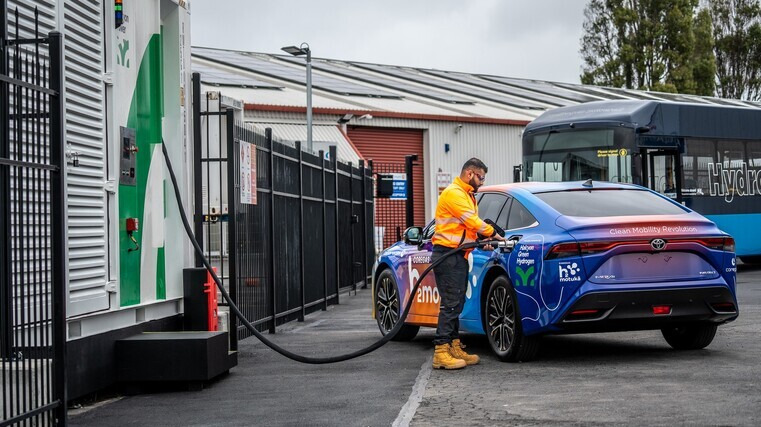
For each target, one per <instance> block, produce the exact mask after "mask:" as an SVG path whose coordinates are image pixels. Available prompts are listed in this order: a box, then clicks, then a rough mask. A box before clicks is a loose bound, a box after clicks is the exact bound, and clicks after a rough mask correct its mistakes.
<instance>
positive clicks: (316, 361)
mask: <svg viewBox="0 0 761 427" xmlns="http://www.w3.org/2000/svg"><path fill="white" fill-rule="evenodd" d="M161 150H162V151H163V153H164V160H165V161H166V166H167V169H168V170H169V177H170V178H171V180H172V186H173V187H174V194H175V197H176V198H177V207H178V209H179V211H180V218H181V219H182V225H183V226H184V227H185V232H186V233H187V235H188V238H189V239H190V242H191V243H192V244H193V247H194V248H195V251H196V253H197V254H198V255H199V256H200V258H201V260H202V261H203V265H204V267H206V270H208V271H209V274H211V277H212V278H214V283H216V285H217V288H218V289H219V292H220V293H221V294H222V297H223V298H224V299H225V301H227V304H228V305H229V306H230V309H231V310H232V312H233V314H235V316H236V317H238V319H239V320H240V321H241V323H243V325H245V326H246V328H247V329H248V330H249V331H251V333H252V334H254V336H255V337H256V338H258V339H259V341H261V342H263V343H264V344H265V345H266V346H267V347H269V348H271V349H273V350H275V351H276V352H278V353H280V354H282V355H283V356H285V357H287V358H289V359H291V360H295V361H297V362H301V363H308V364H313V365H323V364H327V363H336V362H343V361H345V360H349V359H354V358H355V357H359V356H363V355H365V354H367V353H370V352H372V351H375V350H377V349H379V348H381V347H382V346H383V345H384V344H386V343H387V342H389V341H390V340H391V339H392V338H393V337H394V336H395V335H396V334H397V333H398V332H399V330H400V329H401V328H402V326H403V325H404V319H406V318H407V314H408V313H409V311H410V307H412V302H413V300H414V298H413V297H412V296H413V295H415V292H417V290H418V286H420V282H421V281H422V280H423V277H425V275H426V274H428V272H429V271H431V270H432V269H433V267H435V266H437V265H438V264H439V263H440V262H442V261H443V260H445V259H446V258H447V257H449V256H451V255H453V254H455V253H456V252H458V251H460V250H462V249H470V248H475V247H477V246H483V245H486V244H489V243H494V242H488V241H482V242H472V243H466V244H464V245H460V246H458V247H456V248H454V249H452V250H450V251H448V252H447V253H445V254H444V256H442V257H441V258H439V259H437V260H436V261H435V262H433V263H432V264H431V265H429V266H428V268H426V269H425V270H423V273H421V274H420V277H419V278H418V279H417V281H416V282H415V286H414V287H413V288H412V290H411V291H410V298H409V301H407V305H406V306H405V307H404V311H403V312H402V314H401V316H399V320H397V322H396V325H394V327H393V328H392V329H391V330H390V331H388V333H387V334H386V335H384V336H383V338H381V339H380V340H378V341H376V342H374V343H373V344H372V345H370V346H368V347H365V348H362V349H359V350H357V351H354V352H352V353H348V354H342V355H338V356H329V357H307V356H302V355H300V354H296V353H293V352H290V351H288V350H286V349H284V348H282V347H280V346H279V345H277V344H275V343H273V342H272V341H270V340H269V339H267V338H266V337H265V336H264V335H263V334H262V333H261V332H259V331H257V330H256V328H255V327H254V325H253V324H251V322H249V321H248V319H246V316H244V315H243V313H241V311H240V309H239V308H238V306H237V305H235V303H234V302H233V300H232V299H231V298H230V294H228V293H227V291H226V290H225V288H224V287H223V286H222V282H221V281H220V280H219V277H218V276H217V273H216V272H215V271H214V269H213V268H212V267H211V264H209V260H208V259H206V257H205V256H204V253H203V249H201V246H200V245H199V244H198V241H197V240H196V239H195V236H194V235H193V231H192V230H191V228H190V223H189V222H188V218H187V215H186V213H185V208H184V207H183V206H182V198H181V197H180V188H179V186H178V185H177V177H176V176H175V175H174V169H173V168H172V162H171V161H170V160H169V154H168V153H167V150H166V145H165V144H164V141H161Z"/></svg>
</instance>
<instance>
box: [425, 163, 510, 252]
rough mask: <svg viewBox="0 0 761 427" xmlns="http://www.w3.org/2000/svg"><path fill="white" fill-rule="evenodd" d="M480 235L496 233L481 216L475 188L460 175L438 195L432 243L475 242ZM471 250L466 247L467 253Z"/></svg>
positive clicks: (456, 244)
mask: <svg viewBox="0 0 761 427" xmlns="http://www.w3.org/2000/svg"><path fill="white" fill-rule="evenodd" d="M463 231H464V232H465V238H463ZM478 234H481V235H482V236H493V235H494V234H495V231H494V227H492V226H491V225H489V224H487V223H485V222H484V221H483V220H482V219H481V218H479V217H478V204H476V198H475V196H474V195H473V187H472V186H470V184H468V183H467V182H465V181H463V180H461V179H460V177H459V176H458V177H456V178H455V179H454V182H452V183H451V184H449V186H448V187H447V188H446V189H444V191H442V192H441V195H440V196H439V203H438V205H437V206H436V233H435V234H434V235H433V239H432V243H433V244H434V245H441V246H446V247H448V248H456V247H457V246H459V245H460V244H462V243H469V242H475V241H476V239H477V238H478ZM470 251H471V250H466V251H465V256H467V255H468V253H470Z"/></svg>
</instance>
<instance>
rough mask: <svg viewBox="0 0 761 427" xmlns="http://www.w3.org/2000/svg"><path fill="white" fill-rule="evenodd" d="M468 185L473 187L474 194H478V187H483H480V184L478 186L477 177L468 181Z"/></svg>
mask: <svg viewBox="0 0 761 427" xmlns="http://www.w3.org/2000/svg"><path fill="white" fill-rule="evenodd" d="M468 185H470V186H471V187H473V192H474V193H475V192H477V191H478V187H480V186H481V185H479V184H476V178H475V177H473V178H470V181H468Z"/></svg>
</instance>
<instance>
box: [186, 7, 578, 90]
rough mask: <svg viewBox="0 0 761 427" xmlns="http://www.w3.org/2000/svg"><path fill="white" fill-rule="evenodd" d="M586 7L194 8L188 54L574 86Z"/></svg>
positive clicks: (192, 8) (576, 77)
mask: <svg viewBox="0 0 761 427" xmlns="http://www.w3.org/2000/svg"><path fill="white" fill-rule="evenodd" d="M587 1H588V0H425V1H424V0H364V1H356V0H342V1H336V0H194V1H192V3H191V42H192V44H193V46H204V47H218V48H224V49H234V50H245V51H252V52H264V53H281V51H280V48H281V47H283V46H288V45H293V44H296V45H298V44H300V43H301V42H307V43H309V46H310V47H311V49H312V55H313V56H314V57H317V58H329V59H340V60H349V61H362V62H371V63H377V64H388V65H405V66H414V67H420V68H436V69H440V70H447V71H464V72H472V73H483V74H495V75H501V76H508V77H521V78H530V79H538V80H550V81H560V82H568V83H578V82H579V75H580V74H581V58H580V56H579V38H580V37H581V33H582V23H583V21H584V6H585V5H586V3H587Z"/></svg>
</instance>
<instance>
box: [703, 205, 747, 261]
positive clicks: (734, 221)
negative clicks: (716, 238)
mask: <svg viewBox="0 0 761 427" xmlns="http://www.w3.org/2000/svg"><path fill="white" fill-rule="evenodd" d="M705 217H706V218H708V219H710V220H711V221H713V222H715V223H716V225H717V226H718V227H719V228H720V229H721V230H722V231H725V232H727V233H729V234H730V235H731V236H732V237H734V238H735V245H736V246H735V253H736V254H737V256H740V257H741V256H749V255H758V254H761V239H755V238H751V239H747V238H743V237H744V236H748V235H749V234H754V233H757V231H754V230H758V225H759V224H761V213H747V214H725V215H705ZM738 237H739V238H738Z"/></svg>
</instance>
